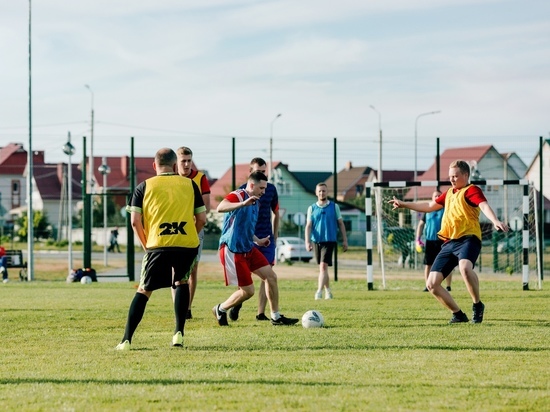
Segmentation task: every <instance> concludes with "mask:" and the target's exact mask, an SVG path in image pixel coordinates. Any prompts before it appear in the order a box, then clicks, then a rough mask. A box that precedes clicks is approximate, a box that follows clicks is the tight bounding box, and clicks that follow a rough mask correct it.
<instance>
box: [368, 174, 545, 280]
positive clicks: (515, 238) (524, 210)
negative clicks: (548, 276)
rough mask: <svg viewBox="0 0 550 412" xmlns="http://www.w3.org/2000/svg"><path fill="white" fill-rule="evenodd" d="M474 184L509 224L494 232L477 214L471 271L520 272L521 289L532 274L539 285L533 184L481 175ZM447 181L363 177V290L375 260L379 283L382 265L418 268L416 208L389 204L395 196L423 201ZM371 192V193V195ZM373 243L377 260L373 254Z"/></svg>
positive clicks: (394, 268)
mask: <svg viewBox="0 0 550 412" xmlns="http://www.w3.org/2000/svg"><path fill="white" fill-rule="evenodd" d="M472 183H474V184H476V185H477V186H480V187H481V188H482V190H483V192H484V194H485V197H486V198H487V201H488V202H489V205H491V208H492V209H493V210H494V211H495V214H496V215H497V217H498V218H499V219H500V220H502V221H503V222H505V223H507V224H508V226H510V231H509V232H497V231H495V230H494V227H493V224H492V223H491V222H490V221H489V220H488V219H487V217H486V216H485V215H484V214H483V213H481V214H480V225H481V228H482V250H481V253H480V257H479V259H478V261H477V262H476V271H478V272H481V273H494V274H507V275H514V274H521V279H522V285H523V289H524V290H529V282H530V280H531V281H533V279H536V282H537V284H538V288H539V289H540V288H541V287H542V279H541V271H540V262H539V259H537V257H538V256H539V254H538V246H539V242H538V241H537V239H538V230H537V229H538V224H537V222H538V213H537V210H536V206H537V203H536V196H535V194H534V188H533V186H532V185H530V184H529V182H528V180H526V179H521V180H500V179H486V180H478V181H474V182H472ZM449 186H450V182H449V181H417V182H407V181H392V182H366V183H365V194H366V196H365V216H366V248H367V284H368V290H373V289H374V269H375V264H377V268H378V269H379V270H380V273H381V279H382V287H383V288H385V287H386V271H388V270H391V272H392V274H395V273H398V272H400V271H403V272H407V271H409V272H410V271H411V270H416V271H418V272H419V274H420V271H421V270H422V268H423V265H422V258H423V255H420V254H418V253H417V251H416V248H415V239H416V236H415V232H416V227H417V223H418V221H419V220H420V219H421V217H422V213H418V212H415V211H412V210H410V209H404V208H401V209H396V210H392V205H391V204H390V203H389V201H390V200H391V199H392V198H393V197H394V196H395V197H397V198H398V199H401V200H404V201H412V200H414V199H418V201H423V200H425V201H428V200H430V199H431V195H432V193H433V191H434V190H435V189H438V188H439V189H440V190H443V191H445V190H446V188H448V187H449ZM373 198H374V199H373ZM374 248H376V250H377V252H378V253H377V257H378V260H377V261H376V262H375V260H374V256H375V253H374V250H375V249H374Z"/></svg>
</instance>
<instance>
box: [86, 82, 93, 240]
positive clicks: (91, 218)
mask: <svg viewBox="0 0 550 412" xmlns="http://www.w3.org/2000/svg"><path fill="white" fill-rule="evenodd" d="M84 87H86V89H88V90H89V91H90V93H91V94H92V105H91V108H92V119H91V131H90V159H89V169H90V195H91V198H92V197H93V194H94V92H93V90H92V88H91V87H90V86H89V85H87V84H85V85H84ZM90 228H91V230H94V212H93V210H92V211H91V213H90Z"/></svg>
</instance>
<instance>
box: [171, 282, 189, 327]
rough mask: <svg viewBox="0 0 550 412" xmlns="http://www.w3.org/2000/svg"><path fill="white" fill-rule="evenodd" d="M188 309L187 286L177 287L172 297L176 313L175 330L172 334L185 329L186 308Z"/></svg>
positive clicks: (185, 284)
mask: <svg viewBox="0 0 550 412" xmlns="http://www.w3.org/2000/svg"><path fill="white" fill-rule="evenodd" d="M188 307H189V284H187V283H184V284H181V285H178V287H177V288H176V293H175V296H174V312H175V313H176V330H175V331H174V333H177V332H181V333H182V335H183V329H184V328H185V319H186V318H187V308H188Z"/></svg>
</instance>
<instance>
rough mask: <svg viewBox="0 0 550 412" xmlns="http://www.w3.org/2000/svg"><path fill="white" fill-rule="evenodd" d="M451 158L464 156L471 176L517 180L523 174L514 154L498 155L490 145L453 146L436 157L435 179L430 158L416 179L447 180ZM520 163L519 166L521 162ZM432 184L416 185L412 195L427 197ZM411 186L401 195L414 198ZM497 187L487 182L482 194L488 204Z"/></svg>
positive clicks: (496, 195)
mask: <svg viewBox="0 0 550 412" xmlns="http://www.w3.org/2000/svg"><path fill="white" fill-rule="evenodd" d="M455 160H465V161H467V162H468V163H469V164H470V168H471V170H470V174H471V180H472V181H473V180H482V179H506V180H517V179H521V178H523V175H520V174H518V173H521V172H522V170H523V169H524V168H525V164H523V162H522V161H521V159H520V158H519V157H518V156H517V155H515V154H508V155H506V157H504V156H503V155H501V154H500V153H499V152H498V151H497V150H496V149H495V147H494V146H492V145H484V146H470V147H457V148H452V149H447V150H445V151H444V152H443V153H442V154H441V155H440V157H439V173H440V175H439V179H438V176H437V163H436V162H434V163H433V164H432V165H431V166H430V168H429V169H428V170H426V171H425V172H424V173H423V174H422V175H421V176H419V177H418V179H417V180H418V181H436V180H439V181H446V180H448V170H449V165H450V164H451V163H452V162H454V161H455ZM522 165H523V166H522ZM433 190H434V188H433V187H426V186H424V187H422V186H421V187H417V188H416V199H418V200H428V199H431V197H432V193H433ZM414 192H415V190H414V189H411V190H410V191H409V192H408V193H407V195H406V196H405V200H412V199H413V198H414ZM498 192H500V190H499V187H493V186H488V187H486V188H485V195H486V196H487V200H488V201H489V204H492V203H491V197H493V196H494V197H498V196H499V195H498Z"/></svg>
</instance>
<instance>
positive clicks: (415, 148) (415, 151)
mask: <svg viewBox="0 0 550 412" xmlns="http://www.w3.org/2000/svg"><path fill="white" fill-rule="evenodd" d="M438 113H441V110H436V111H434V112H427V113H422V114H419V115H418V116H416V120H415V122H414V181H415V182H416V178H417V175H418V119H420V118H421V117H422V116H429V115H431V114H438ZM414 201H415V202H416V186H415V189H414Z"/></svg>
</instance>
